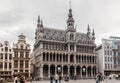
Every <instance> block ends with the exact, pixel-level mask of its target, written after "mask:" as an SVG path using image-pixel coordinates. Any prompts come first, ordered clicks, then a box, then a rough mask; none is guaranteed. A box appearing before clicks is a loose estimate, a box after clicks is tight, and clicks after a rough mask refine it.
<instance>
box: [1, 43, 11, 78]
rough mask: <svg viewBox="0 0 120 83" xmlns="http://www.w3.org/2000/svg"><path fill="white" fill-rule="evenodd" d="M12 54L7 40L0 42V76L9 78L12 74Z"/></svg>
mask: <svg viewBox="0 0 120 83" xmlns="http://www.w3.org/2000/svg"><path fill="white" fill-rule="evenodd" d="M12 56H13V51H12V48H11V46H10V44H9V42H8V41H4V43H3V44H2V43H0V76H1V77H2V78H8V77H9V78H10V77H11V75H12V67H13V65H12Z"/></svg>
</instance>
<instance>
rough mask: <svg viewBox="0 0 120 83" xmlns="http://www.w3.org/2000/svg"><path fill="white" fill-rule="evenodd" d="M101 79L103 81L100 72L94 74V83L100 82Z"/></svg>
mask: <svg viewBox="0 0 120 83" xmlns="http://www.w3.org/2000/svg"><path fill="white" fill-rule="evenodd" d="M101 81H104V76H103V75H102V74H101V73H98V74H97V75H96V83H100V82H101Z"/></svg>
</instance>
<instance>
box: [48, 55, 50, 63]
mask: <svg viewBox="0 0 120 83" xmlns="http://www.w3.org/2000/svg"><path fill="white" fill-rule="evenodd" d="M48 62H50V54H49V53H48Z"/></svg>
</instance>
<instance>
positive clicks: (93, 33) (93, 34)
mask: <svg viewBox="0 0 120 83" xmlns="http://www.w3.org/2000/svg"><path fill="white" fill-rule="evenodd" d="M92 36H93V38H92V39H93V40H94V39H95V32H94V29H93V32H92Z"/></svg>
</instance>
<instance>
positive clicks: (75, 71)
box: [74, 66, 76, 76]
mask: <svg viewBox="0 0 120 83" xmlns="http://www.w3.org/2000/svg"><path fill="white" fill-rule="evenodd" d="M74 71H75V76H76V66H75V70H74Z"/></svg>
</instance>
